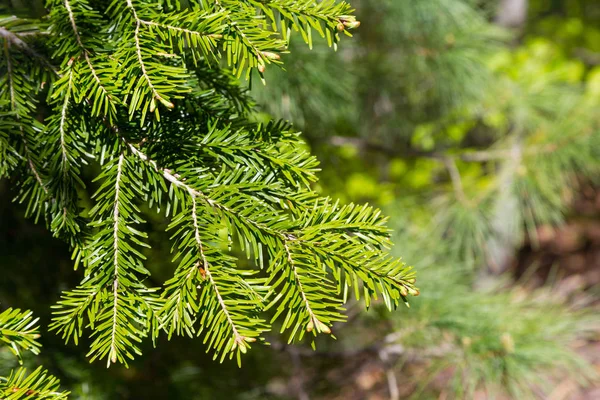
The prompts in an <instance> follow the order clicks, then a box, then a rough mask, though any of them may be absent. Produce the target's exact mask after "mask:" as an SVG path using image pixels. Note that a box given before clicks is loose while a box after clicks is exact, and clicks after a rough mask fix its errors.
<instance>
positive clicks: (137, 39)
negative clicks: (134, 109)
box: [126, 0, 173, 108]
mask: <svg viewBox="0 0 600 400" xmlns="http://www.w3.org/2000/svg"><path fill="white" fill-rule="evenodd" d="M126 1H127V7H128V8H129V9H130V10H131V13H132V14H133V21H134V23H135V31H134V33H133V39H134V42H135V53H136V56H137V60H138V63H139V65H140V69H141V70H142V76H143V77H144V79H145V80H146V83H148V87H149V88H150V90H151V91H152V94H153V97H154V98H155V99H156V100H159V101H160V102H161V103H163V104H164V105H166V106H167V107H169V108H173V104H172V103H171V102H170V101H168V100H166V99H165V98H163V97H162V96H161V95H160V93H158V91H157V90H156V88H155V87H154V84H153V83H152V80H151V79H150V77H149V76H148V71H147V70H146V63H145V62H144V58H143V56H142V45H141V44H140V27H141V25H142V20H141V19H140V18H138V15H137V12H136V10H135V7H134V6H133V3H132V1H131V0H126Z"/></svg>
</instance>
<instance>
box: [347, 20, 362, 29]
mask: <svg viewBox="0 0 600 400" xmlns="http://www.w3.org/2000/svg"><path fill="white" fill-rule="evenodd" d="M344 26H345V27H346V28H348V29H356V28H358V27H359V26H360V21H347V22H344Z"/></svg>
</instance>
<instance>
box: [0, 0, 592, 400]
mask: <svg viewBox="0 0 600 400" xmlns="http://www.w3.org/2000/svg"><path fill="white" fill-rule="evenodd" d="M39 4H40V2H39V1H26V0H21V1H13V2H12V6H21V7H22V8H24V9H29V10H30V11H31V10H34V11H35V12H36V13H39V12H43V8H40V6H39ZM352 4H353V6H355V7H356V8H357V12H356V14H357V15H358V16H359V19H360V20H361V28H360V29H359V30H358V31H357V33H356V34H355V35H354V38H352V39H348V40H344V41H343V43H342V44H341V46H340V48H339V50H338V51H337V53H332V52H330V51H327V49H326V48H324V47H321V46H320V45H318V44H317V43H315V47H314V48H313V49H312V50H308V49H305V48H304V47H303V46H300V45H298V46H297V45H296V43H293V42H292V43H291V48H292V53H293V55H292V56H289V57H287V59H285V60H284V61H285V71H282V70H278V69H277V68H269V69H268V70H267V72H266V78H267V85H266V86H262V85H261V84H260V83H259V82H253V83H252V85H249V86H251V87H249V90H250V92H251V94H252V95H253V96H254V97H255V98H256V100H257V104H258V115H257V118H261V117H265V116H267V115H268V116H274V117H279V118H284V119H289V120H290V121H292V122H294V124H295V126H296V127H297V128H298V129H299V130H301V131H302V132H303V134H304V137H305V139H306V142H307V146H309V147H310V148H311V149H312V151H313V152H314V153H315V154H316V155H317V156H318V157H319V159H320V160H321V163H322V169H323V171H322V173H321V181H320V183H319V185H320V187H319V189H320V190H321V191H322V192H323V193H325V194H330V195H332V196H333V197H338V198H341V199H342V200H344V201H358V202H370V203H374V204H376V205H378V206H381V207H383V208H384V209H385V211H386V212H387V213H388V215H390V216H391V221H392V226H393V227H394V236H395V243H396V247H395V248H394V250H393V251H394V253H395V254H396V255H400V256H402V257H403V258H404V260H405V261H406V262H407V263H409V264H411V265H414V266H415V267H416V269H417V271H418V277H419V278H418V279H419V287H420V288H421V296H420V297H418V298H416V299H415V300H414V301H413V303H412V306H411V308H410V309H401V310H398V311H397V312H395V313H393V314H388V313H386V312H383V310H381V309H379V307H377V306H375V307H373V308H372V309H371V310H369V311H368V312H364V311H360V307H358V306H357V307H354V306H353V304H349V307H348V315H349V319H350V320H351V323H349V324H346V325H345V326H344V327H343V328H341V327H340V328H339V329H338V330H336V333H337V336H338V340H337V341H332V340H329V339H324V340H322V341H321V342H319V343H318V347H317V351H316V352H313V351H312V350H311V349H310V348H308V347H302V346H297V347H288V346H286V345H284V344H282V343H279V342H277V341H276V340H275V339H274V340H272V341H271V344H272V345H271V347H269V348H264V349H261V350H260V351H254V352H252V353H251V354H250V355H249V357H248V358H247V361H246V363H245V365H244V366H243V368H242V369H238V368H237V366H236V365H234V363H225V364H223V365H218V364H215V363H214V362H212V361H211V360H210V357H209V356H207V355H206V354H204V349H203V346H202V344H201V343H200V342H199V341H197V340H189V339H183V338H178V339H174V340H173V341H171V342H167V341H166V339H164V338H163V339H162V340H161V341H160V342H159V343H158V346H157V348H156V349H152V350H150V349H145V352H144V354H145V356H144V357H142V358H140V359H139V360H136V362H134V363H132V365H131V367H130V369H123V368H111V369H110V370H106V369H105V368H103V366H102V365H99V364H93V365H88V364H87V361H86V360H85V352H84V351H83V350H82V348H85V347H82V348H77V347H74V346H72V345H69V346H64V345H63V344H62V341H61V340H60V339H59V338H57V337H55V336H53V335H52V334H47V333H46V334H45V335H43V337H42V340H41V341H42V344H43V345H44V347H43V352H42V354H41V355H40V356H38V357H36V358H35V359H31V358H30V359H28V360H26V361H27V362H30V363H32V364H43V365H44V366H45V367H46V368H48V369H49V370H50V371H51V372H52V373H53V374H56V375H57V376H59V377H60V378H61V381H62V382H63V385H64V387H67V388H69V389H70V390H72V392H73V398H78V399H116V398H118V399H151V398H156V399H159V398H160V399H162V398H170V399H179V398H182V399H183V398H185V399H205V398H214V399H282V400H283V399H300V400H306V399H350V400H352V399H370V400H376V399H393V400H397V399H404V398H419V399H421V398H422V399H429V398H440V399H474V398H477V399H488V398H490V399H491V398H499V399H505V398H506V399H526V398H551V399H555V400H558V399H593V398H598V397H600V390H599V389H598V382H599V381H598V374H599V373H600V335H599V328H600V318H599V317H598V311H599V309H598V308H599V307H598V305H599V302H598V299H599V297H598V296H599V291H598V284H599V283H600V191H599V187H600V186H599V184H600V181H599V179H600V174H599V172H600V130H599V129H600V113H599V112H598V110H600V4H598V2H597V1H594V0H577V1H567V0H552V1H550V0H529V1H526V0H480V1H476V0H427V1H409V0H379V1H375V0H353V1H352ZM40 10H41V11H40ZM244 84H247V83H244ZM11 197H12V194H11V193H9V192H8V188H7V185H6V184H5V183H3V182H0V235H1V236H0V268H2V270H3V271H4V274H3V276H4V277H5V279H3V280H2V282H0V304H2V307H9V306H13V307H21V308H29V309H32V310H33V311H34V312H35V314H36V315H37V316H39V317H41V321H42V324H47V322H48V321H49V311H50V309H49V305H50V304H52V303H53V302H55V301H56V299H57V297H58V294H59V293H60V290H62V289H64V288H66V287H69V286H71V285H73V284H74V283H76V282H77V281H78V273H77V272H76V271H73V270H72V263H71V261H70V255H69V254H68V250H67V246H66V245H64V244H62V243H60V242H57V241H56V240H53V239H52V238H51V237H50V234H48V232H46V231H45V229H44V228H43V227H41V226H39V225H35V224H34V223H33V222H32V221H27V220H24V219H22V217H21V215H22V214H21V212H20V210H18V208H17V207H15V206H13V205H11V204H10V200H11ZM148 221H149V222H148V224H150V225H151V227H150V229H152V227H156V229H153V231H155V232H156V233H155V234H154V235H151V237H150V239H151V241H152V249H151V250H149V251H151V252H152V253H153V256H152V257H149V260H161V259H162V260H167V259H170V256H169V248H168V245H167V244H166V240H165V238H164V237H161V234H160V233H159V232H161V231H163V229H162V228H164V225H165V224H166V221H164V220H162V219H161V218H159V217H157V216H156V215H154V214H152V213H148ZM149 268H150V269H151V270H152V271H153V277H158V278H160V277H162V276H166V275H167V271H168V270H169V269H170V268H172V267H171V266H170V264H169V263H168V262H165V263H160V262H156V261H154V263H153V264H152V265H149ZM161 271H163V273H162V275H161ZM0 360H1V361H0V368H2V369H3V370H7V369H10V368H11V367H13V365H12V362H13V361H12V359H11V358H10V357H9V356H8V355H5V354H3V353H0ZM2 372H4V371H2Z"/></svg>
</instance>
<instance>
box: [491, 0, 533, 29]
mask: <svg viewBox="0 0 600 400" xmlns="http://www.w3.org/2000/svg"><path fill="white" fill-rule="evenodd" d="M527 3H528V1H527V0H500V4H499V5H498V12H497V14H496V23H497V24H498V25H501V26H504V27H507V28H520V27H521V26H523V25H524V24H525V20H526V19H527Z"/></svg>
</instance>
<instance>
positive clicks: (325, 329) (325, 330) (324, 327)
mask: <svg viewBox="0 0 600 400" xmlns="http://www.w3.org/2000/svg"><path fill="white" fill-rule="evenodd" d="M319 330H320V331H321V332H323V333H326V334H328V335H329V334H330V333H331V329H330V328H329V327H328V326H327V325H325V324H324V323H322V322H321V321H319Z"/></svg>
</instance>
